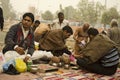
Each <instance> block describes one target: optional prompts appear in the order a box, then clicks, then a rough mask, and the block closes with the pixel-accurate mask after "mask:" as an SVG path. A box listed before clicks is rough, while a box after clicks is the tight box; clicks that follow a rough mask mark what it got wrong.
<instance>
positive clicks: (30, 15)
mask: <svg viewBox="0 0 120 80" xmlns="http://www.w3.org/2000/svg"><path fill="white" fill-rule="evenodd" d="M26 16H28V17H30V18H31V20H32V22H34V15H33V14H32V13H29V12H28V13H25V14H24V15H23V19H24V18H25V17H26Z"/></svg>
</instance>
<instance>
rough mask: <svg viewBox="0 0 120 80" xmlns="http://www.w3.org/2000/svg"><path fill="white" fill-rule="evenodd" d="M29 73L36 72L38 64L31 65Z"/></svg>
mask: <svg viewBox="0 0 120 80" xmlns="http://www.w3.org/2000/svg"><path fill="white" fill-rule="evenodd" d="M30 72H31V73H34V74H35V73H37V72H38V65H31V70H30Z"/></svg>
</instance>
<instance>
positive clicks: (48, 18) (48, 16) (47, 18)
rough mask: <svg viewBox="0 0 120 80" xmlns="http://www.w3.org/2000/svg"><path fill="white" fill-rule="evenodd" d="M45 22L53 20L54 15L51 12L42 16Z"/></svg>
mask: <svg viewBox="0 0 120 80" xmlns="http://www.w3.org/2000/svg"><path fill="white" fill-rule="evenodd" d="M42 18H43V19H44V20H53V14H52V13H51V12H50V11H46V12H45V13H43V14H42Z"/></svg>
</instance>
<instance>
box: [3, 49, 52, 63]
mask: <svg viewBox="0 0 120 80" xmlns="http://www.w3.org/2000/svg"><path fill="white" fill-rule="evenodd" d="M4 56H5V60H6V61H8V60H11V59H16V58H21V59H24V58H25V57H26V56H28V55H27V54H25V55H20V54H18V53H17V52H16V51H7V52H6V53H5V54H4ZM44 56H47V57H48V58H51V57H53V54H52V53H51V52H46V51H40V50H39V51H38V50H36V51H34V53H33V55H32V56H31V59H32V60H36V59H39V58H42V57H44Z"/></svg>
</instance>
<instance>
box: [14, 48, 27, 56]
mask: <svg viewBox="0 0 120 80" xmlns="http://www.w3.org/2000/svg"><path fill="white" fill-rule="evenodd" d="M15 51H16V52H17V53H18V54H20V55H23V54H25V52H24V49H23V48H22V47H16V48H15Z"/></svg>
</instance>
